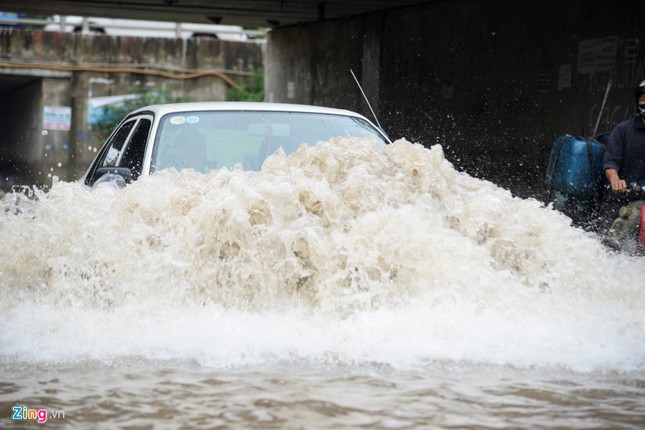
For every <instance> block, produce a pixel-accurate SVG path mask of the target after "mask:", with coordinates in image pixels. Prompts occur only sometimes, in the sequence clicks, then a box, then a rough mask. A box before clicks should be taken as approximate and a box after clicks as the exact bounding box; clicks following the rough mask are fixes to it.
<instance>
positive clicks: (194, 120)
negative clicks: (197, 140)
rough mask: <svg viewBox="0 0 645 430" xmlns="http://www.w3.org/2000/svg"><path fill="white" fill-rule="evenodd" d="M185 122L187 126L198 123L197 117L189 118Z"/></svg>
mask: <svg viewBox="0 0 645 430" xmlns="http://www.w3.org/2000/svg"><path fill="white" fill-rule="evenodd" d="M186 122H187V123H188V124H197V123H198V122H199V117H198V116H189V117H188V118H186Z"/></svg>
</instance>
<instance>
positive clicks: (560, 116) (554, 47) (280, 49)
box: [266, 0, 645, 197]
mask: <svg viewBox="0 0 645 430" xmlns="http://www.w3.org/2000/svg"><path fill="white" fill-rule="evenodd" d="M643 23H645V9H644V8H643V7H642V3H641V1H639V0H621V1H615V2H604V1H601V0H570V1H565V2H562V1H558V0H544V1H540V2H518V1H514V0H499V1H475V0H462V1H459V0H451V1H438V2H429V3H428V4H426V5H422V6H415V7H410V8H401V9H397V10H392V11H388V12H385V13H381V14H375V15H370V16H363V17H358V18H354V19H348V20H339V21H333V22H324V23H318V24H311V25H303V26H296V27H289V28H281V29H276V30H274V31H272V32H271V33H270V35H269V41H268V49H267V59H266V63H267V80H266V92H267V94H268V95H269V96H270V95H273V100H274V101H289V102H300V103H314V104H323V105H330V106H337V107H345V108H349V109H355V110H359V111H361V112H362V113H363V114H365V115H369V110H368V109H367V108H366V106H365V105H364V104H362V103H361V101H360V97H361V96H360V93H359V90H358V89H357V88H356V86H355V84H354V83H353V80H352V78H351V75H350V74H349V72H348V68H350V67H351V68H353V69H354V70H355V71H356V72H357V75H358V76H359V78H362V82H363V84H364V86H365V87H366V89H367V90H366V92H368V94H369V96H370V100H371V101H372V104H373V105H374V106H375V107H376V110H377V111H378V116H379V119H380V121H381V123H382V124H383V126H384V128H385V129H386V131H388V133H389V134H390V137H392V138H399V137H405V138H407V139H408V140H411V141H415V142H420V143H423V144H424V145H427V146H430V145H433V144H435V143H441V144H442V145H443V146H444V148H445V150H446V154H447V157H448V158H449V159H450V160H451V161H453V163H455V165H456V166H457V167H459V168H461V169H464V170H466V171H468V172H469V173H471V174H473V175H476V176H480V177H484V178H487V179H491V180H493V181H495V182H496V183H498V184H500V185H502V186H504V187H506V188H509V189H511V190H514V191H516V192H517V193H518V194H520V195H534V196H538V197H540V194H541V192H542V179H543V175H544V170H545V168H546V162H547V157H548V152H549V150H550V148H551V145H552V142H553V140H554V138H555V137H556V136H557V135H560V134H565V133H569V134H583V135H590V134H591V133H592V130H593V128H594V125H595V122H596V119H597V116H598V113H599V110H600V109H599V108H600V105H601V103H602V101H603V96H604V94H605V89H606V86H607V82H608V81H609V80H610V79H611V80H612V83H613V86H612V88H611V90H610V92H609V97H608V99H607V105H606V107H605V110H604V114H603V116H602V120H601V123H600V127H599V131H606V130H610V129H611V128H612V127H613V126H614V125H615V124H616V123H617V122H619V121H621V120H623V119H626V118H628V117H630V116H632V115H633V113H634V109H633V99H632V91H633V87H634V86H635V84H636V83H637V82H640V80H642V79H645V56H644V55H643V51H645V48H644V46H643V45H644V44H645V25H643Z"/></svg>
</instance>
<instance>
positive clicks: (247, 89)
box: [226, 68, 264, 102]
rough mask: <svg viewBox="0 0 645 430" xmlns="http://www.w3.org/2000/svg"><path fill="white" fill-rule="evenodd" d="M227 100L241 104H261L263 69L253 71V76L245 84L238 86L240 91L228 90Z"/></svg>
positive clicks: (235, 89) (262, 96) (262, 97)
mask: <svg viewBox="0 0 645 430" xmlns="http://www.w3.org/2000/svg"><path fill="white" fill-rule="evenodd" d="M226 96H227V100H229V101H241V102H261V101H264V69H263V68H258V69H255V70H254V71H253V75H252V76H251V77H250V78H249V79H248V80H247V82H246V83H244V84H242V85H241V86H240V89H237V88H233V87H231V88H229V89H228V92H227V95H226Z"/></svg>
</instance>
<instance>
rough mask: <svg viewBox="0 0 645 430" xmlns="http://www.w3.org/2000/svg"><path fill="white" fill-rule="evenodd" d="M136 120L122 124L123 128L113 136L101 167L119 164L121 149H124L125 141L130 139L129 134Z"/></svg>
mask: <svg viewBox="0 0 645 430" xmlns="http://www.w3.org/2000/svg"><path fill="white" fill-rule="evenodd" d="M136 122H137V121H136V120H132V121H128V122H126V123H125V124H123V125H122V126H121V128H119V130H118V131H117V132H116V133H115V134H114V136H112V139H111V140H110V143H109V146H108V150H107V153H106V154H105V158H104V159H103V162H102V163H101V167H115V166H116V165H117V163H118V162H119V158H120V157H121V151H122V150H123V147H124V146H125V142H126V140H127V139H128V136H130V132H131V131H132V127H134V124H136Z"/></svg>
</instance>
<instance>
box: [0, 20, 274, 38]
mask: <svg viewBox="0 0 645 430" xmlns="http://www.w3.org/2000/svg"><path fill="white" fill-rule="evenodd" d="M0 25H8V26H17V27H19V26H22V25H30V26H42V29H44V30H49V31H60V32H69V31H75V32H79V33H81V34H93V33H97V32H98V33H106V34H108V35H128V34H123V33H121V34H111V33H115V32H112V30H124V31H125V33H128V32H130V33H132V34H129V35H132V36H136V37H169V38H173V37H174V38H188V37H191V36H195V35H200V36H208V35H214V36H218V37H220V36H229V37H227V38H234V37H231V36H245V38H246V39H249V40H252V41H258V40H262V39H263V38H264V37H265V36H266V34H267V30H266V29H257V30H251V29H245V28H243V27H239V26H227V25H215V24H212V25H211V24H193V23H180V22H176V23H172V22H163V21H137V20H120V19H111V18H93V17H74V19H72V18H70V17H66V16H60V17H59V18H58V19H57V20H53V19H31V18H9V17H2V16H0ZM56 28H58V29H56ZM117 33H118V32H117ZM240 39H242V38H241V37H240Z"/></svg>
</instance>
